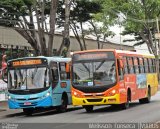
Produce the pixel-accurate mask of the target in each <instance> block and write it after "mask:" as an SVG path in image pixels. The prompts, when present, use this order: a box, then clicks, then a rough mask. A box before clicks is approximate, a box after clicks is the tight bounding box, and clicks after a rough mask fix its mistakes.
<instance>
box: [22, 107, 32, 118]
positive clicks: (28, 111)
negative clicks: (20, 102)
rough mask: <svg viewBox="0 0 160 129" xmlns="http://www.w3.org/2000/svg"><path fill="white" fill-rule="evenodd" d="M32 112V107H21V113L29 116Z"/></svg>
mask: <svg viewBox="0 0 160 129" xmlns="http://www.w3.org/2000/svg"><path fill="white" fill-rule="evenodd" d="M33 112H34V109H33V108H23V113H24V114H25V115H26V116H31V115H32V114H33Z"/></svg>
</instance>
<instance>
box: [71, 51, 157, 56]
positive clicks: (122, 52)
mask: <svg viewBox="0 0 160 129" xmlns="http://www.w3.org/2000/svg"><path fill="white" fill-rule="evenodd" d="M104 51H113V52H115V53H119V54H128V55H141V56H143V57H155V56H154V55H153V54H144V53H139V52H134V51H128V50H116V49H93V50H85V51H76V52H73V54H78V53H86V52H104Z"/></svg>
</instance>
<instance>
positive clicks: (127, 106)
mask: <svg viewBox="0 0 160 129" xmlns="http://www.w3.org/2000/svg"><path fill="white" fill-rule="evenodd" d="M130 95H131V94H130V92H128V93H127V102H125V103H123V104H121V107H122V109H128V108H129V101H130Z"/></svg>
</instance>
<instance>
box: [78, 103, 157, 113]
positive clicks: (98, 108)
mask: <svg viewBox="0 0 160 129" xmlns="http://www.w3.org/2000/svg"><path fill="white" fill-rule="evenodd" d="M154 102H156V101H151V102H150V103H146V104H140V103H139V102H132V103H130V107H129V108H128V109H126V110H129V109H132V108H135V107H138V106H142V105H148V104H150V105H152V104H151V103H154ZM121 111H125V109H122V108H121V107H120V105H112V106H110V105H107V106H102V107H101V106H96V108H95V109H93V112H90V113H89V114H92V113H93V114H94V113H101V112H106V113H107V112H108V113H109V112H121ZM84 113H87V112H86V111H85V109H84V112H81V113H80V114H84Z"/></svg>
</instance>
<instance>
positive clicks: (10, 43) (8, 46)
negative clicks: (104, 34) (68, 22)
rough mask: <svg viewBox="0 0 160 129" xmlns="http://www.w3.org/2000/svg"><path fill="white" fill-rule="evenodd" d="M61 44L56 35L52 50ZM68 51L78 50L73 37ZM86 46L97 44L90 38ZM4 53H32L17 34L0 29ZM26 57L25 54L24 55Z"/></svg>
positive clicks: (110, 45) (111, 45)
mask: <svg viewBox="0 0 160 129" xmlns="http://www.w3.org/2000/svg"><path fill="white" fill-rule="evenodd" d="M61 42H62V35H61V34H60V33H56V34H55V37H54V44H53V49H54V50H57V49H59V47H60V45H61ZM70 42H71V44H70V51H77V50H80V47H79V44H78V41H77V40H76V38H75V37H74V36H71V37H70ZM100 43H101V45H103V48H113V49H120V48H123V49H124V50H133V49H134V47H133V46H129V45H120V44H116V43H111V42H100ZM86 45H87V49H96V48H97V42H96V40H94V39H92V38H86ZM6 51H9V52H10V53H11V55H12V54H15V53H16V52H17V53H20V52H19V51H22V52H24V53H26V51H27V52H30V51H32V47H31V46H30V44H29V43H28V42H27V40H26V39H24V38H23V37H22V36H21V35H20V34H19V33H18V32H16V31H15V30H13V29H11V28H6V27H0V54H4V53H5V52H6ZM24 55H26V54H24Z"/></svg>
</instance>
